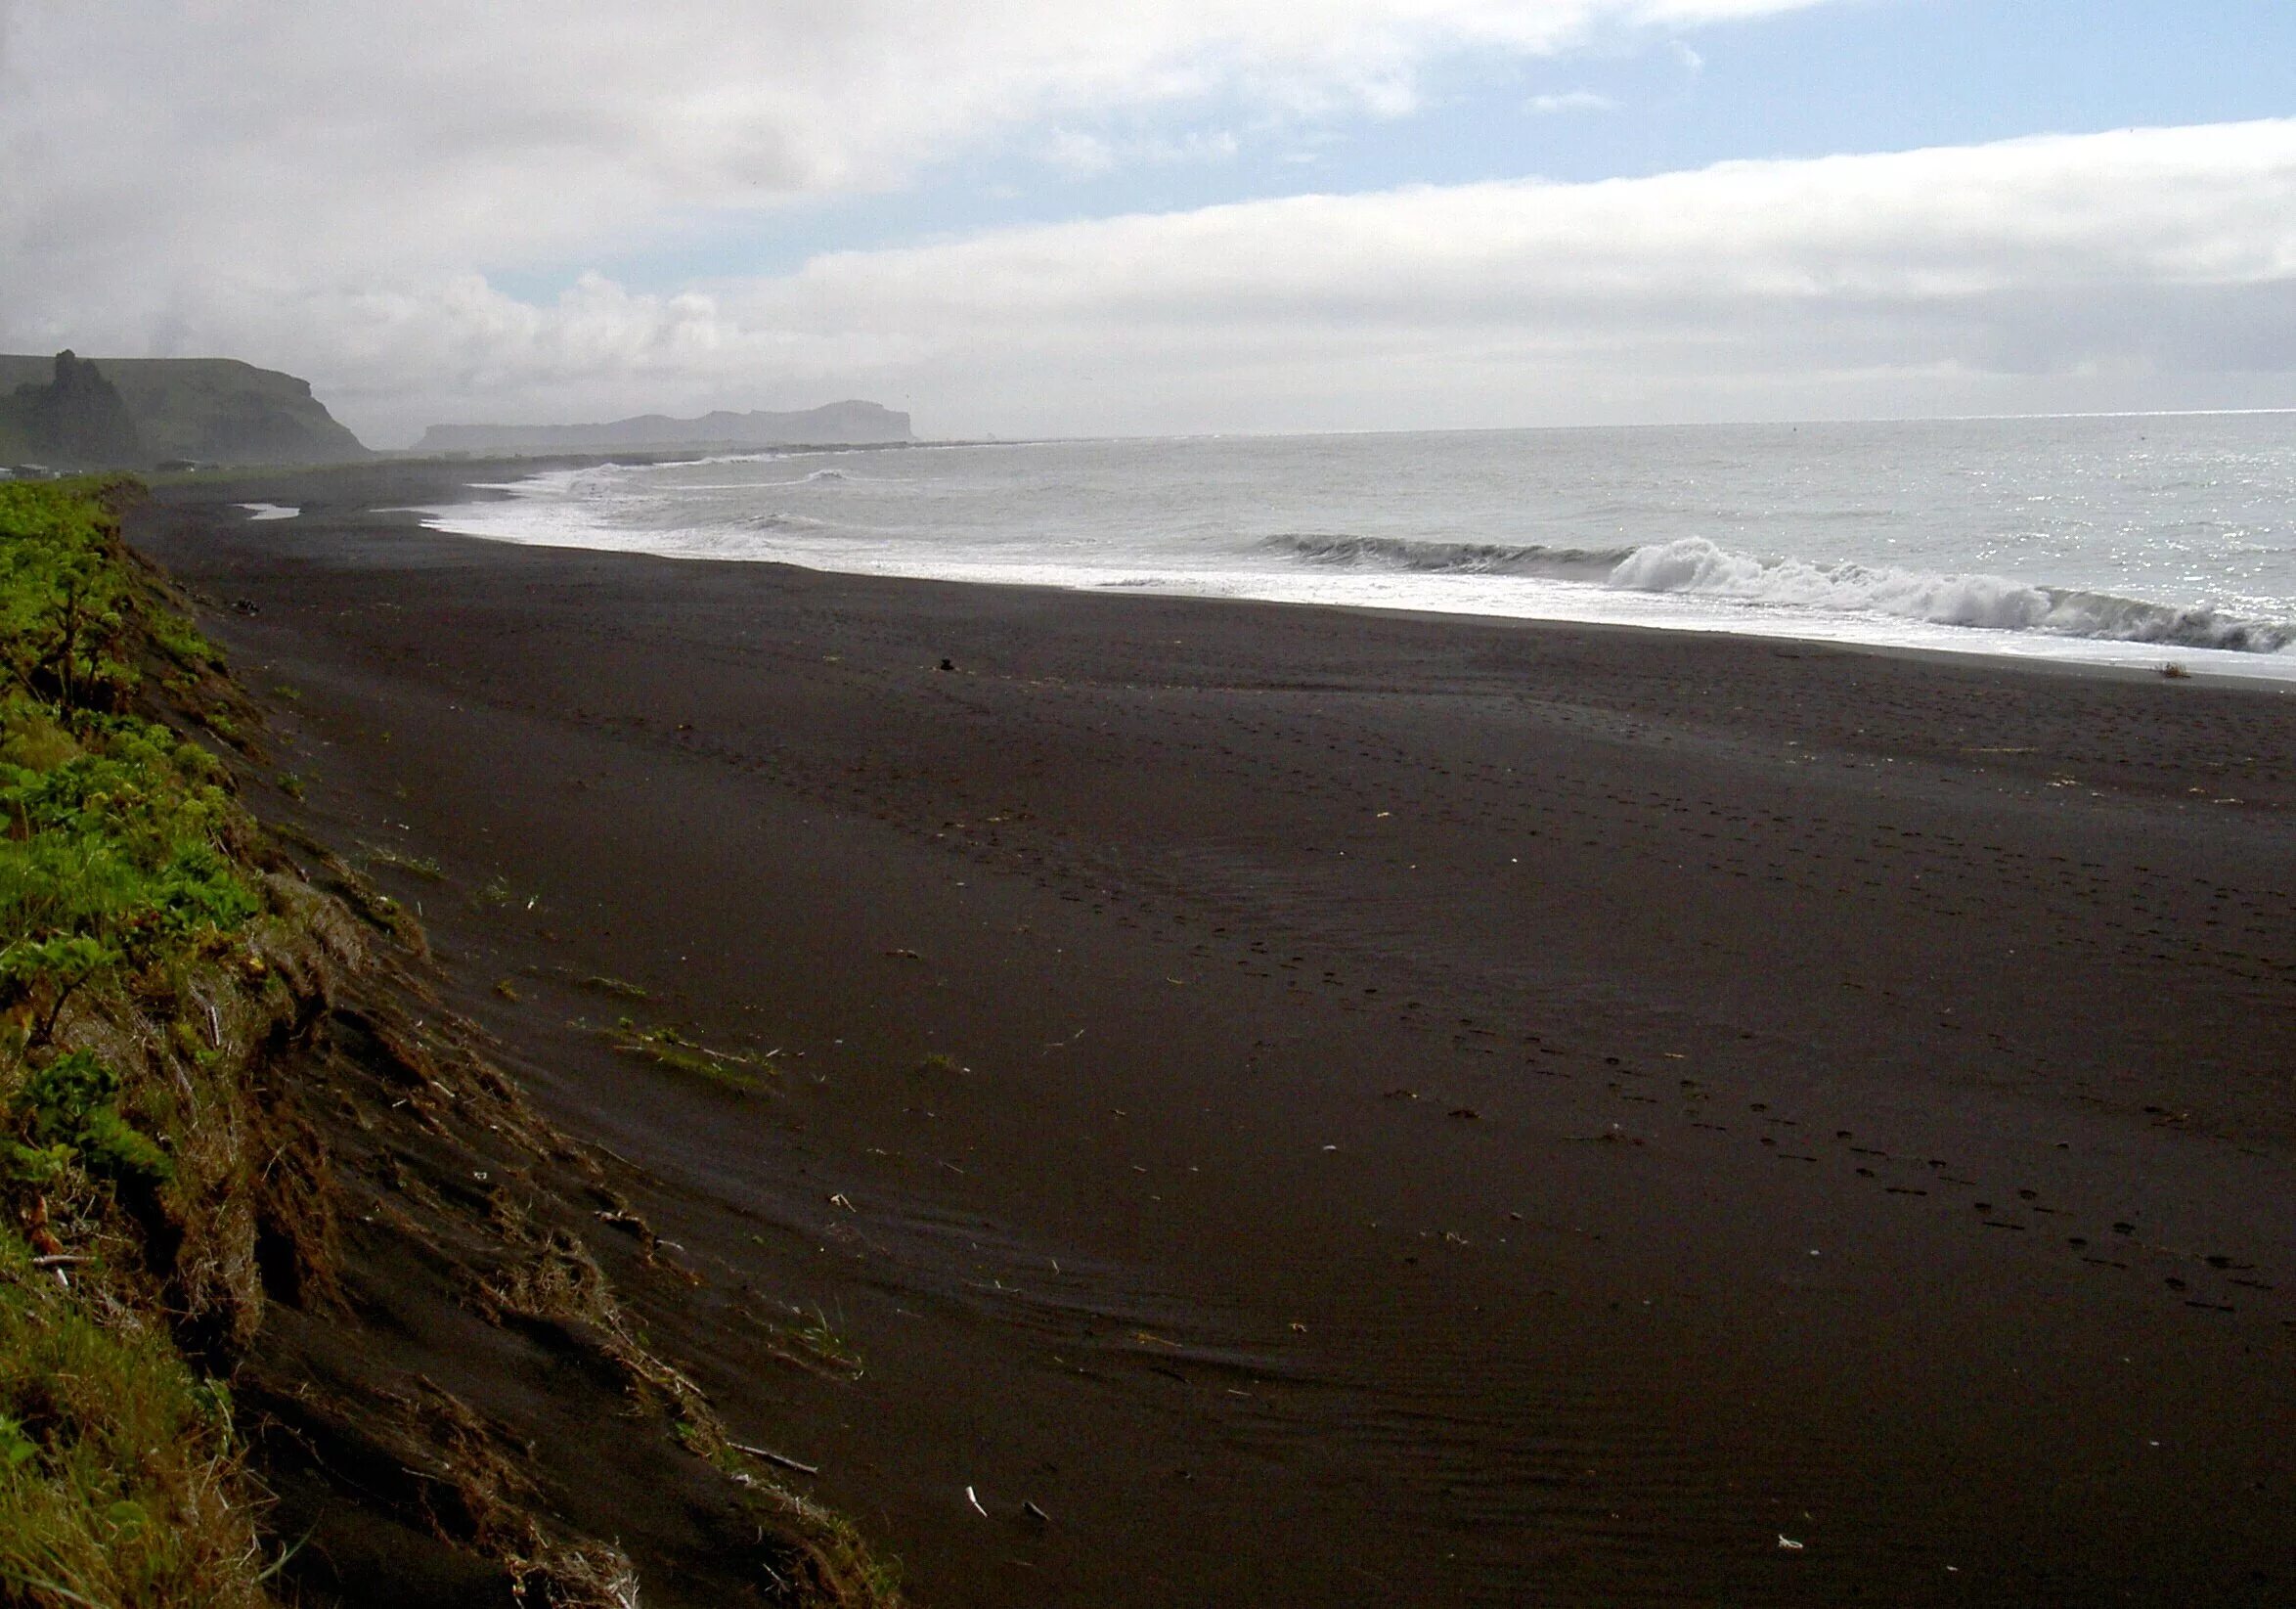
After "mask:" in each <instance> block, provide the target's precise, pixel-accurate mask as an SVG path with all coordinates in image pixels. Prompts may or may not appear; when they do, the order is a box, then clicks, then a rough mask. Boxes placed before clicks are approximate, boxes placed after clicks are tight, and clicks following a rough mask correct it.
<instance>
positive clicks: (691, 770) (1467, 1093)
mask: <svg viewBox="0 0 2296 1609" xmlns="http://www.w3.org/2000/svg"><path fill="white" fill-rule="evenodd" d="M485 474H486V471H485V470H483V469H467V468H465V469H456V470H447V469H439V468H435V467H432V468H423V467H419V466H380V467H376V468H374V469H365V470H360V471H356V472H348V473H343V472H337V473H331V474H313V475H290V474H280V475H273V476H266V477H264V478H262V479H260V480H255V479H250V480H247V481H244V482H240V483H237V484H233V485H228V486H212V485H211V486H205V487H200V488H196V489H194V488H179V489H176V490H174V491H170V492H168V493H165V494H163V497H162V500H161V501H160V502H159V503H157V504H155V506H153V507H150V508H148V509H147V510H145V511H144V512H143V514H141V515H140V516H138V518H137V519H136V520H135V521H134V522H133V523H132V524H131V536H132V537H133V538H134V539H135V540H136V541H137V543H138V545H139V546H141V547H142V548H144V549H145V551H147V552H149V553H150V554H152V555H153V556H154V557H155V558H156V559H159V560H160V561H161V562H163V563H164V564H165V565H167V566H168V567H169V568H170V569H171V570H173V571H174V572H175V573H176V574H177V575H178V576H179V577H180V578H181V579H182V580H184V581H185V582H186V583H187V584H188V585H189V586H191V587H193V588H194V589H196V590H198V591H199V592H201V593H203V594H204V595H205V596H206V597H207V598H209V599H211V600H212V601H213V602H214V603H215V604H216V605H217V606H216V608H215V610H214V612H213V618H212V620H211V621H210V624H211V626H212V627H213V629H214V630H215V632H216V633H217V634H218V635H219V636H220V637H221V638H222V639H223V640H224V641H225V642H226V643H227V645H228V646H229V648H231V649H232V650H233V652H234V654H235V656H236V658H237V660H238V661H239V663H240V664H241V666H242V668H243V674H244V675H245V676H246V679H247V680H248V681H249V682H250V684H251V685H252V686H253V687H255V689H256V690H257V691H258V692H262V691H264V690H266V689H272V688H275V687H281V686H285V687H291V688H292V689H293V690H295V692H296V693H297V694H298V696H295V697H293V698H291V699H289V698H287V697H286V696H284V695H283V696H281V697H280V698H279V699H278V700H277V708H278V712H279V720H280V722H281V726H282V729H283V732H284V733H286V734H287V749H288V750H289V754H290V757H289V758H288V760H287V763H288V764H289V765H291V766H294V767H297V768H299V769H301V770H302V771H303V772H304V773H305V774H306V775H307V776H308V778H309V782H308V786H307V791H306V795H305V798H304V800H303V801H302V802H301V803H300V804H292V803H290V802H289V801H287V800H285V799H271V800H266V801H258V803H259V804H260V805H261V806H262V808H265V809H268V810H275V811H280V812H295V813H300V814H302V815H303V816H304V817H305V819H306V820H308V821H309V822H310V823H311V824H312V825H313V826H314V827H316V828H317V829H318V830H319V831H320V832H321V833H322V835H324V836H327V837H329V838H330V839H331V840H332V841H334V842H336V843H337V844H338V845H340V846H342V847H344V848H345V849H350V848H351V847H352V846H353V845H355V844H364V845H368V846H377V845H386V846H388V849H389V850H390V852H391V854H392V856H394V857H397V858H400V859H404V860H434V861H435V862H436V863H437V865H438V867H439V869H440V870H441V871H442V872H443V873H444V877H445V880H443V881H432V880H429V879H427V878H424V877H420V876H416V875H412V874H402V873H398V872H391V871H389V870H387V869H386V870H384V871H383V872H381V873H380V874H381V875H382V876H383V877H384V879H385V880H386V881H391V880H392V879H393V878H396V879H397V880H396V881H395V882H392V886H393V887H394V889H395V891H396V892H399V893H400V894H401V895H402V896H403V897H405V898H407V899H409V900H411V901H419V902H420V903H421V904H422V906H423V908H424V916H425V917H426V919H427V921H428V923H429V925H430V928H431V931H432V936H433V939H434V941H435V942H436V944H437V945H438V948H439V949H440V951H441V953H442V956H443V957H444V959H445V963H446V967H447V982H446V988H447V990H448V992H449V993H450V995H451V997H452V998H453V999H454V1000H455V1001H456V1003H457V1004H459V1005H460V1006H462V1007H463V1008H464V1009H465V1010H467V1011H469V1012H470V1013H471V1014H473V1015H475V1016H477V1017H478V1018H480V1019H481V1020H482V1021H483V1022H484V1024H485V1025H486V1026H487V1027H488V1028H490V1029H491V1030H492V1031H493V1032H494V1033H495V1034H497V1035H499V1036H500V1037H501V1038H502V1040H503V1042H504V1050H505V1059H506V1061H507V1062H508V1064H509V1065H511V1066H512V1067H514V1068H515V1069H516V1070H518V1071H519V1073H520V1074H521V1076H522V1077H523V1078H524V1079H525V1080H526V1082H527V1083H528V1085H529V1087H530V1089H531V1090H532V1092H533V1094H534V1095H536V1097H537V1099H538V1100H539V1101H540V1103H541V1104H542V1105H543V1106H544V1108H545V1109H546V1110H547V1111H548V1112H549V1113H550V1114H551V1115H552V1116H553V1117H554V1118H555V1119H557V1120H558V1121H560V1122H561V1123H562V1124H564V1125H565V1126H567V1127H569V1128H570V1129H572V1130H574V1131H577V1132H580V1133H583V1134H585V1135H588V1136H590V1137H591V1138H593V1139H595V1140H599V1141H601V1142H602V1143H604V1144H606V1145H609V1146H611V1147H612V1148H613V1149H614V1150H615V1151H616V1152H618V1153H619V1154H620V1155H621V1156H623V1157H626V1158H627V1159H629V1161H630V1163H631V1164H632V1165H633V1167H634V1169H636V1170H639V1171H640V1173H641V1174H642V1175H643V1179H642V1182H641V1183H640V1185H639V1187H638V1188H636V1189H634V1191H633V1193H634V1194H636V1195H638V1196H640V1199H641V1200H642V1202H643V1203H644V1205H645V1207H646V1210H647V1211H648V1213H649V1214H650V1215H651V1216H652V1218H653V1222H654V1225H655V1228H656V1229H659V1230H660V1232H661V1233H663V1234H664V1235H666V1236H667V1237H669V1239H670V1240H672V1241H674V1242H677V1243H678V1245H679V1246H680V1247H681V1248H682V1249H683V1255H684V1260H685V1264H686V1266H687V1267H688V1268H690V1269H691V1270H692V1271H693V1273H694V1274H695V1275H696V1276H697V1277H698V1280H699V1282H698V1283H697V1284H694V1285H692V1286H690V1287H685V1286H684V1285H682V1284H681V1285H679V1286H678V1287H677V1288H672V1287H671V1285H670V1283H668V1282H664V1283H662V1284H661V1285H660V1286H659V1287H658V1288H655V1289H652V1290H650V1291H639V1292H636V1293H634V1300H635V1301H636V1302H637V1303H638V1305H639V1306H640V1308H641V1310H643V1311H644V1312H645V1314H646V1317H647V1319H648V1321H649V1323H650V1324H651V1325H652V1326H653V1335H654V1339H655V1340H656V1341H657V1342H658V1343H659V1344H660V1345H661V1346H662V1347H663V1348H664V1350H666V1351H668V1352H669V1353H671V1354H674V1355H677V1356H681V1357H683V1358H684V1359H685V1360H687V1361H688V1362H689V1363H691V1364H692V1365H693V1368H694V1371H695V1373H696V1374H697V1377H698V1378H700V1379H701V1380H702V1382H703V1383H704V1384H705V1385H706V1386H707V1388H708V1389H709V1390H710V1392H711V1394H712V1396H713V1397H714V1398H715V1399H716V1401H717V1402H718V1404H719V1405H720V1407H721V1408H723V1410H724V1411H725V1413H726V1416H727V1418H728V1420H729V1424H730V1426H731V1427H732V1429H733V1432H734V1434H736V1435H737V1436H741V1435H744V1434H745V1433H746V1438H745V1439H750V1440H754V1441H756V1442H758V1443H761V1444H765V1445H769V1446H772V1447H773V1448H776V1449H778V1450H781V1451H783V1452H786V1453H790V1454H792V1455H794V1456H797V1457H799V1458H802V1459H803V1460H804V1461H806V1462H808V1463H817V1464H819V1465H820V1466H821V1474H820V1477H819V1478H818V1479H817V1481H814V1482H812V1483H810V1488H811V1489H813V1490H816V1491H817V1495H818V1496H819V1497H821V1498H822V1499H823V1500H824V1501H826V1502H828V1503H830V1504H831V1505H833V1506H836V1507H839V1508H841V1509H843V1510H844V1511H846V1512H848V1513H849V1514H851V1515H852V1516H853V1517H854V1518H855V1519H857V1520H858V1521H859V1522H860V1523H861V1526H862V1528H863V1530H864V1531H865V1532H867V1533H868V1534H869V1535H870V1537H871V1538H872V1540H873V1541H874V1542H876V1543H877V1545H878V1546H879V1547H880V1548H882V1549H883V1550H885V1551H889V1552H893V1553H897V1554H899V1555H901V1556H902V1557H903V1558H904V1559H905V1561H906V1564H907V1566H908V1574H909V1579H910V1582H911V1585H912V1587H913V1589H914V1591H915V1592H916V1594H917V1596H918V1597H919V1598H920V1599H921V1600H922V1601H924V1602H926V1603H930V1604H934V1605H940V1606H944V1609H954V1606H958V1605H970V1604H1048V1603H1077V1604H1093V1605H1126V1604H1140V1605H1150V1604H1153V1605H1170V1604H1182V1603H1253V1604H1285V1603H1303V1604H1305V1603H1315V1604H1334V1603H1358V1602H1359V1603H1378V1604H1392V1603H1402V1602H1428V1603H1438V1602H1439V1603H1461V1602H1475V1603H1494V1604H1497V1603H1525V1602H1539V1603H1604V1604H1621V1603H1635V1604H1640V1603H1673V1602H1699V1603H1731V1604H1756V1603H1760V1604H1769V1603H1811V1604H1832V1603H1843V1602H1856V1601H1867V1602H1878V1603H1890V1604H1917V1603H1930V1602H1936V1603H1999V1604H2033V1603H2071V1602H2107V1601H2114V1602H2117V1601H2130V1602H2145V1603H2163V1602H2192V1603H2203V1602H2205V1603H2251V1602H2252V1603H2258V1604H2263V1603H2285V1602H2288V1601H2291V1600H2292V1599H2296V1562H2292V1546H2291V1539H2292V1538H2296V1520H2292V1519H2291V1517H2290V1516H2291V1514H2292V1513H2296V1470H2292V1467H2291V1465H2292V1462H2296V1456H2292V1453H2291V1447H2292V1446H2296V1367H2292V1364H2296V1189H2292V1188H2291V1186H2292V1184H2296V1167H2292V1162H2296V906H2292V904H2291V899H2290V895H2291V890H2296V831H2292V830H2291V825H2292V819H2296V697H2292V696H2290V695H2289V694H2286V693H2277V692H2269V691H2254V690H2241V689H2234V688H2227V687H2219V686H2210V685H2206V684H2204V683H2202V682H2198V681H2182V682H2170V681H2165V680H2159V679H2153V678H2130V677H2112V676H2105V675H2095V674H2069V673H2062V672H2049V671H2041V670H2029V669H2022V668H2016V667H2012V666H2009V665H2005V664H1997V663H1989V662H1976V661H1969V662H1941V661H1927V660H1919V659H1911V658H1905V657H1890V656H1883V655H1878V654H1871V653H1862V652H1854V651H1845V650H1838V649H1832V648H1805V647H1796V646H1790V645H1780V644H1776V643H1770V642H1755V641H1745V640H1729V639H1720V638H1703V637H1696V636H1690V635H1654V634H1644V633H1635V632H1628V631H1612V630H1598V629H1588V628H1578V627H1557V626H1545V625H1535V624H1523V623H1510V622H1479V621H1467V620H1418V619H1406V618H1393V617H1378V616H1369V615H1363V614H1349V613H1343V612H1336V611H1325V610H1314V609H1303V608H1290V607H1279V606H1271V605H1258V604H1250V603H1212V602H1197V601H1177V600H1162V599H1153V598H1141V597H1098V596H1088V595H1079V594H1064V593H1052V592H1036V591H1026V590H1006V589H996V588H978V587H957V586H949V585H940V584H927V583H905V582H897V581H885V580H875V579H857V578H851V577H840V576H830V575H819V574H813V573H808V572H803V571H797V570H790V569H784V568H780V567H776V566H768V565H740V564H707V563H697V562H688V561H664V560H651V559H640V558H632V557H626V556H613V555H596V554H585V553H574V552H564V551H555V550H541V549H522V548H514V547H508V546H499V545H490V544H485V543H480V542H475V541H468V540H464V539H459V538H453V537H445V536H438V535H432V534H429V533H425V532H422V531H420V530H419V529H417V528H415V527H414V525H413V522H412V521H411V520H410V519H409V518H408V517H406V516H404V515H389V514H374V513H371V512H370V511H372V510H375V509H377V508H387V507H390V506H393V505H404V504H408V503H416V502H422V501H435V500H444V499H446V498H447V497H449V496H451V495H453V488H454V487H455V486H458V485H460V484H461V483H462V482H463V481H464V480H466V479H472V478H484V477H485ZM244 501H265V502H273V503H279V504H288V505H295V506H298V507H300V508H301V509H303V511H304V513H303V514H302V516H301V517H299V518H297V519H293V520H279V521H269V522H262V523H251V522H249V521H248V520H247V519H246V518H245V516H244V513H243V511H242V510H239V509H237V508H235V507H234V505H235V504H237V503H240V502H244ZM235 602H239V603H244V604H245V605H247V606H249V607H251V608H252V610H253V611H254V612H252V613H248V612H244V611H243V610H234V609H233V608H231V607H230V605H231V604H232V603H235ZM944 660H947V661H949V663H950V664H951V665H953V667H954V668H953V669H942V668H939V667H940V666H941V664H942V662H943V661H944ZM602 979H611V980H619V981H620V982H622V983H627V984H628V985H631V986H633V987H634V988H636V989H641V990H642V991H643V992H644V994H643V998H642V999H640V998H636V997H635V996H634V995H631V994H627V993H623V992H618V991H617V990H616V989H615V988H614V987H611V986H609V985H608V984H606V983H603V982H599V981H596V980H602ZM586 980H590V981H586ZM498 981H507V982H508V985H509V992H511V993H514V994H515V995H516V996H517V997H518V998H517V999H516V1000H514V1001H513V1000H510V999H508V998H506V996H505V994H504V993H500V992H497V991H496V989H495V988H494V985H496V984H497V983H498ZM624 1015H627V1016H629V1017H630V1018H631V1019H632V1020H633V1022H634V1023H635V1024H636V1025H638V1026H640V1027H641V1028H642V1027H649V1026H655V1025H661V1024H673V1025H675V1026H676V1027H677V1028H678V1029H679V1030H680V1031H681V1032H682V1033H684V1035H685V1036H686V1037H687V1038H689V1039H692V1040H696V1041H700V1042H703V1043H707V1044H710V1045H713V1046H719V1047H722V1048H730V1049H738V1050H747V1051H749V1052H752V1053H758V1054H763V1053H764V1052H766V1051H777V1052H778V1054H776V1055H773V1057H772V1058H771V1062H770V1065H771V1066H772V1067H773V1068H774V1069H777V1071H775V1072H774V1073H773V1075H772V1076H771V1077H770V1079H769V1080H768V1086H769V1087H768V1088H766V1089H765V1090H763V1091H762V1092H759V1093H754V1094H747V1095H744V1094H740V1093H735V1092H729V1091H728V1090H726V1089H724V1088H722V1087H720V1086H719V1085H717V1084H715V1083H713V1082H711V1081H709V1080H707V1079H702V1078H698V1077H694V1076H692V1075H690V1074H688V1073H684V1072H681V1071H679V1070H677V1069H675V1068H670V1067H663V1066H659V1065H656V1064H654V1063H652V1062H649V1061H647V1060H645V1059H642V1058H640V1057H635V1056H632V1055H629V1054H625V1053H620V1052H618V1051H617V1050H615V1049H614V1047H613V1045H612V1044H611V1043H610V1042H609V1040H608V1039H607V1038H605V1037H604V1036H601V1035H600V1034H598V1033H596V1032H595V1031H593V1029H594V1028H595V1027H596V1025H600V1024H608V1023H611V1022H613V1021H614V1020H615V1019H616V1018H617V1017H621V1016H624ZM796 1310H802V1312H800V1311H796ZM829 1332H834V1336H835V1337H836V1339H835V1340H834V1341H832V1340H831V1339H830V1338H829ZM848 1351H849V1352H850V1354H851V1355H852V1357H854V1358H858V1360H859V1361H860V1364H861V1372H860V1373H859V1376H858V1378H856V1377H853V1371H852V1369H851V1368H850V1367H848V1366H846V1364H847V1359H846V1354H847V1353H848ZM615 1436H616V1430H615V1427H614V1426H613V1425H612V1424H610V1423H601V1424H600V1425H599V1426H598V1433H597V1456H598V1457H599V1458H601V1459H610V1458H612V1457H613V1456H614V1446H615ZM975 1500H977V1502H978V1504H979V1506H980V1508H981V1509H985V1510H986V1514H985V1515H984V1513H982V1512H978V1511H976V1509H975V1507H974V1501H975ZM1024 1504H1030V1505H1034V1509H1033V1511H1032V1510H1031V1509H1026V1508H1024ZM624 1540H625V1542H627V1543H628V1544H629V1545H630V1547H631V1548H632V1550H633V1551H634V1552H635V1553H637V1554H639V1555H640V1557H641V1558H642V1557H643V1556H644V1553H645V1542H646V1540H645V1538H644V1537H642V1536H634V1537H629V1538H625V1539H624ZM1788 1542H1791V1543H1793V1544H1796V1545H1792V1546H1788V1545H1787V1544H1788ZM648 1601H649V1602H655V1601H661V1602H675V1601H680V1600H679V1598H678V1590H677V1584H676V1582H675V1581H674V1580H663V1581H657V1582H655V1583H649V1596H648Z"/></svg>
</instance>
